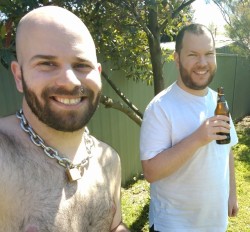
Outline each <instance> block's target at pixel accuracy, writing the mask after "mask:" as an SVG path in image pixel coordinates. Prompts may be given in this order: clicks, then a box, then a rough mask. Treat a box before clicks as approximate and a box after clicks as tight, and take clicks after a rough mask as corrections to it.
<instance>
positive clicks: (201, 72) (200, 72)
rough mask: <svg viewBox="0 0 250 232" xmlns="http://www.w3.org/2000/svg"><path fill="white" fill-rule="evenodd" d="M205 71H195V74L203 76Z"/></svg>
mask: <svg viewBox="0 0 250 232" xmlns="http://www.w3.org/2000/svg"><path fill="white" fill-rule="evenodd" d="M206 72H207V71H206V70H205V71H197V72H196V73H198V74H200V75H203V74H205V73H206Z"/></svg>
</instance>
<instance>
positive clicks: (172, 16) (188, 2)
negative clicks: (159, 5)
mask: <svg viewBox="0 0 250 232" xmlns="http://www.w3.org/2000/svg"><path fill="white" fill-rule="evenodd" d="M194 1H195V0H190V1H187V2H185V1H184V3H182V4H181V5H180V6H179V7H178V8H177V9H176V10H172V14H171V19H174V18H175V17H176V16H177V15H178V14H179V13H180V12H181V11H182V10H183V9H184V8H185V7H187V6H189V5H190V4H191V3H193V2H194ZM168 22H169V19H168V18H166V19H165V20H164V21H163V23H162V24H161V26H160V27H159V28H160V31H162V30H163V29H164V28H165V27H166V26H167V24H168Z"/></svg>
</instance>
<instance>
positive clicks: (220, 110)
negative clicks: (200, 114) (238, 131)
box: [214, 87, 231, 144]
mask: <svg viewBox="0 0 250 232" xmlns="http://www.w3.org/2000/svg"><path fill="white" fill-rule="evenodd" d="M214 114H215V115H226V116H229V115H230V112H229V108H228V105H227V101H226V99H225V94H224V88H223V87H219V88H218V99H217V106H216V109H215V112H214ZM228 123H230V122H228ZM218 135H226V136H227V138H226V139H223V140H216V143H217V144H228V143H230V141H231V137H230V133H229V134H228V133H218Z"/></svg>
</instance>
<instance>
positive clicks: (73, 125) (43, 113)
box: [22, 75, 101, 132]
mask: <svg viewBox="0 0 250 232" xmlns="http://www.w3.org/2000/svg"><path fill="white" fill-rule="evenodd" d="M22 84H23V92H24V96H25V99H26V102H27V104H28V106H29V107H30V109H31V111H32V112H33V113H34V114H35V115H36V116H37V118H38V119H39V120H40V121H42V122H43V123H44V124H46V125H47V126H49V127H51V128H53V129H55V130H58V131H63V132H74V131H77V130H80V129H82V128H83V127H85V126H86V124H87V123H88V122H89V120H90V119H91V117H92V116H93V114H94V113H95V111H96V109H97V106H98V104H99V100H100V96H101V92H98V94H97V95H96V97H95V94H94V92H93V91H92V90H90V89H88V88H85V87H82V86H81V87H78V86H77V87H75V88H74V89H73V90H72V91H68V90H65V89H63V88H46V89H44V90H43V91H42V94H41V97H42V99H43V101H44V104H42V103H41V102H40V101H39V99H38V97H37V96H36V94H35V92H33V91H32V90H31V89H29V88H28V86H27V84H26V82H25V80H24V78H23V75H22ZM83 92H84V95H86V96H87V97H88V98H87V99H85V101H88V102H87V110H85V111H82V112H79V111H70V112H60V111H55V110H53V108H52V106H51V104H50V101H51V99H50V97H49V96H51V94H62V95H64V96H74V97H76V96H77V97H78V96H79V97H80V96H82V93H83Z"/></svg>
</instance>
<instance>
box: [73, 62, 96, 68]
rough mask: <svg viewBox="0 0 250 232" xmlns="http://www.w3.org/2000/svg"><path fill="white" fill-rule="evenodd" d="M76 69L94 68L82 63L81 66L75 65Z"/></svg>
mask: <svg viewBox="0 0 250 232" xmlns="http://www.w3.org/2000/svg"><path fill="white" fill-rule="evenodd" d="M74 68H77V69H83V68H92V66H91V65H89V64H86V63H81V64H75V65H74Z"/></svg>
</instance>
